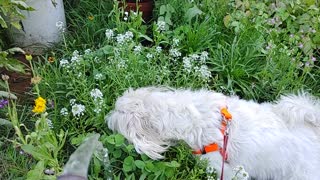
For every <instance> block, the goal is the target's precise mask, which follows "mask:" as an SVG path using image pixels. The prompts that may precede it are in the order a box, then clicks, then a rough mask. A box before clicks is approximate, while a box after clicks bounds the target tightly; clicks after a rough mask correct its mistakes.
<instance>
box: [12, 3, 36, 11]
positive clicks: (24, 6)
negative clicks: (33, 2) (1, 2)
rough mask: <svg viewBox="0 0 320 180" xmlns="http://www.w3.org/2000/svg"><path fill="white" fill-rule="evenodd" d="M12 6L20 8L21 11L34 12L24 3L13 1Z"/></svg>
mask: <svg viewBox="0 0 320 180" xmlns="http://www.w3.org/2000/svg"><path fill="white" fill-rule="evenodd" d="M11 3H12V4H14V5H16V6H18V8H19V9H21V10H27V11H33V10H34V9H33V8H32V7H31V6H28V5H27V4H26V3H25V2H24V1H11Z"/></svg>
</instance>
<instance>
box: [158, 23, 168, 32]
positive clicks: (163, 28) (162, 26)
mask: <svg viewBox="0 0 320 180" xmlns="http://www.w3.org/2000/svg"><path fill="white" fill-rule="evenodd" d="M157 30H158V31H165V30H166V22H164V21H158V22H157Z"/></svg>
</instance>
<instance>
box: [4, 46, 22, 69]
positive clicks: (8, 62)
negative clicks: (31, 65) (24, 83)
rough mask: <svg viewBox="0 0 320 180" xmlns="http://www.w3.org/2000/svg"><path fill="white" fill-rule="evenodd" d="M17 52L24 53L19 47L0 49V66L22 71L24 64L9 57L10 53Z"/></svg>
mask: <svg viewBox="0 0 320 180" xmlns="http://www.w3.org/2000/svg"><path fill="white" fill-rule="evenodd" d="M17 52H18V53H22V54H25V52H24V51H23V50H22V49H21V48H10V49H8V50H5V51H0V68H6V69H7V70H11V71H16V72H20V73H24V72H25V70H24V65H23V64H22V63H21V62H20V61H18V60H17V59H15V58H12V57H10V55H13V54H15V53H17Z"/></svg>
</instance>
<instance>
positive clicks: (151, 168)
mask: <svg viewBox="0 0 320 180" xmlns="http://www.w3.org/2000/svg"><path fill="white" fill-rule="evenodd" d="M145 170H146V171H148V172H153V171H154V165H153V164H152V162H151V161H149V162H147V163H146V167H145Z"/></svg>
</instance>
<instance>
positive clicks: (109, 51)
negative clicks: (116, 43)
mask: <svg viewBox="0 0 320 180" xmlns="http://www.w3.org/2000/svg"><path fill="white" fill-rule="evenodd" d="M101 49H102V51H103V53H104V54H112V53H113V46H110V45H106V46H104V47H103V48H101Z"/></svg>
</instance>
